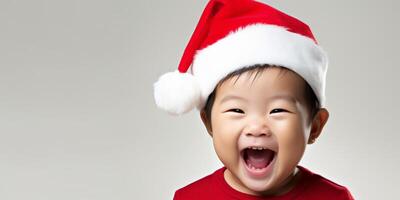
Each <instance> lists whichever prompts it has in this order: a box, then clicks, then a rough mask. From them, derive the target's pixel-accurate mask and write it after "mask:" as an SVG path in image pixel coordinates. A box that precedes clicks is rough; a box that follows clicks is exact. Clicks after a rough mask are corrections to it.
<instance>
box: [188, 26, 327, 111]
mask: <svg viewBox="0 0 400 200" xmlns="http://www.w3.org/2000/svg"><path fill="white" fill-rule="evenodd" d="M254 64H272V65H280V66H283V67H286V68H289V69H291V70H293V71H294V72H296V73H298V74H299V75H300V76H301V77H303V78H304V79H305V80H306V81H307V82H308V84H309V85H310V86H311V88H312V89H313V90H314V92H315V94H316V96H317V98H318V99H319V101H320V103H321V105H322V106H324V105H325V79H326V71H327V68H328V58H327V56H326V53H325V52H324V50H323V49H322V48H321V47H320V46H318V45H317V44H316V43H314V41H313V40H312V39H310V38H308V37H306V36H303V35H300V34H296V33H293V32H290V31H288V30H286V29H285V28H284V27H280V26H276V25H267V24H252V25H248V26H246V27H244V28H239V29H238V30H236V31H233V32H231V33H229V34H228V35H227V36H226V37H224V38H222V39H220V40H218V41H217V42H215V43H214V44H211V45H209V46H207V47H206V48H204V49H201V50H199V51H197V52H196V55H195V57H194V60H193V65H192V66H191V69H190V70H191V72H192V73H193V75H194V76H195V77H196V78H197V81H198V84H199V86H200V90H201V100H200V103H199V104H198V105H197V109H201V108H203V107H204V105H205V102H206V100H207V97H208V95H209V94H211V92H212V91H213V90H214V88H215V86H216V85H217V83H218V82H219V81H220V80H221V79H222V78H224V77H225V76H226V75H228V74H229V73H230V72H233V71H235V70H237V69H240V68H242V67H246V66H251V65H254Z"/></svg>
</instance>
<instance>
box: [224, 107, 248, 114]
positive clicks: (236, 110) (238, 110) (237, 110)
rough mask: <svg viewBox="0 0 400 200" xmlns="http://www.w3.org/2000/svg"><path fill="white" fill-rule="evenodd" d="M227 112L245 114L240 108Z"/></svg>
mask: <svg viewBox="0 0 400 200" xmlns="http://www.w3.org/2000/svg"><path fill="white" fill-rule="evenodd" d="M226 112H235V113H244V112H243V110H241V109H239V108H233V109H230V110H228V111H226Z"/></svg>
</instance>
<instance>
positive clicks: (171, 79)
mask: <svg viewBox="0 0 400 200" xmlns="http://www.w3.org/2000/svg"><path fill="white" fill-rule="evenodd" d="M200 94H201V91H200V88H199V86H198V84H197V82H196V79H195V77H194V76H193V75H192V74H190V73H180V72H179V71H178V70H176V71H174V72H168V73H166V74H164V75H162V76H161V77H160V78H159V79H158V81H157V82H156V83H154V99H155V101H156V104H157V106H158V107H159V108H161V109H163V110H165V111H167V112H168V113H170V114H173V115H180V114H184V113H186V112H188V111H190V110H192V109H193V108H194V107H196V106H197V105H198V104H199V102H200Z"/></svg>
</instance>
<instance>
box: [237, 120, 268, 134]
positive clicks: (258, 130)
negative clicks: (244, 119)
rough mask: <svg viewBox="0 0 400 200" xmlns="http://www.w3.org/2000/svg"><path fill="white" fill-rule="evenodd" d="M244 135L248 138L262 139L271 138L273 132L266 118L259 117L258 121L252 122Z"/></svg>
mask: <svg viewBox="0 0 400 200" xmlns="http://www.w3.org/2000/svg"><path fill="white" fill-rule="evenodd" d="M244 133H245V135H246V136H248V137H249V136H253V137H261V136H267V137H269V136H271V135H272V133H271V130H270V129H269V128H268V125H267V120H266V119H265V118H264V117H259V118H257V119H253V120H251V121H250V122H249V123H248V124H247V126H246V128H245V130H244Z"/></svg>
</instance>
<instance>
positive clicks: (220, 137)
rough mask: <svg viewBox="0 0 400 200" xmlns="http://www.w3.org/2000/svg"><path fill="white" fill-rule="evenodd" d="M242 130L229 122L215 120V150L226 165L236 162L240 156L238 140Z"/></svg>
mask: <svg viewBox="0 0 400 200" xmlns="http://www.w3.org/2000/svg"><path fill="white" fill-rule="evenodd" d="M239 135H240V129H239V128H238V127H235V126H232V124H231V123H229V122H228V121H223V120H219V121H218V120H215V121H214V124H213V143H214V149H215V151H216V153H217V155H218V157H219V158H220V160H221V161H222V162H223V163H224V164H228V163H231V162H236V160H237V159H238V155H239V150H238V138H239Z"/></svg>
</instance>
